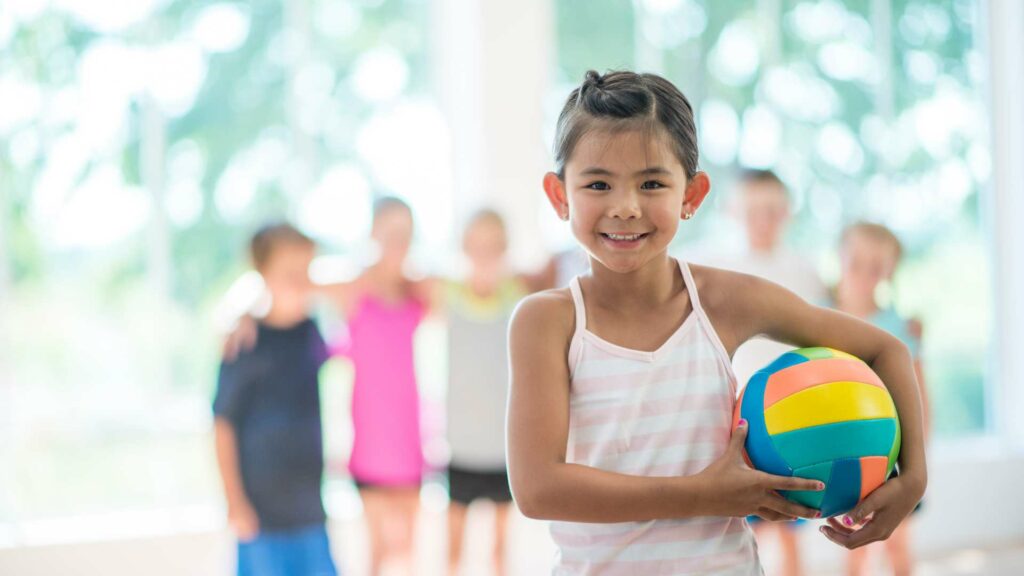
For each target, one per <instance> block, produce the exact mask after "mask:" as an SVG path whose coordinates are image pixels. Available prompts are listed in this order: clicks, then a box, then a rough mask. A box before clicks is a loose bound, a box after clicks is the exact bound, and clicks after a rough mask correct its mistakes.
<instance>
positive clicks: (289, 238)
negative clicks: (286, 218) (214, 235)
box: [249, 222, 316, 270]
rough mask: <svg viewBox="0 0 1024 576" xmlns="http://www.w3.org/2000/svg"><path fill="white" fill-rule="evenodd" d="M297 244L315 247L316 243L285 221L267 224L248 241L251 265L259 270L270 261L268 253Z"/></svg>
mask: <svg viewBox="0 0 1024 576" xmlns="http://www.w3.org/2000/svg"><path fill="white" fill-rule="evenodd" d="M285 244H289V245H299V246H309V247H310V248H312V247H315V246H316V243H315V242H313V240H312V239H310V237H309V236H306V235H305V234H303V233H302V232H299V229H298V228H296V227H294V226H292V225H291V224H287V223H283V222H282V223H276V224H267V225H266V226H263V227H262V228H260V229H259V230H257V231H256V233H255V234H253V236H252V240H250V241H249V255H250V256H251V257H252V265H253V266H254V267H255V268H256V269H257V270H261V269H263V267H264V266H266V265H267V262H269V261H270V255H271V254H273V253H274V250H276V249H278V248H280V247H281V246H283V245H285Z"/></svg>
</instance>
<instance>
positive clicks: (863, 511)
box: [847, 485, 885, 524]
mask: <svg viewBox="0 0 1024 576" xmlns="http://www.w3.org/2000/svg"><path fill="white" fill-rule="evenodd" d="M884 487H885V485H882V486H881V487H879V488H878V490H875V491H874V492H872V493H871V494H868V497H867V498H865V499H864V501H863V502H861V503H860V504H858V505H857V507H856V508H854V509H853V511H852V512H850V513H848V514H847V516H848V517H849V518H850V520H852V521H853V523H854V524H863V523H864V520H865V519H866V518H868V517H869V516H870V515H872V514H874V513H875V512H877V511H878V510H879V509H880V508H881V507H882V504H883V502H884V501H885V498H884V496H885V492H882V494H879V491H881V490H882V488H884Z"/></svg>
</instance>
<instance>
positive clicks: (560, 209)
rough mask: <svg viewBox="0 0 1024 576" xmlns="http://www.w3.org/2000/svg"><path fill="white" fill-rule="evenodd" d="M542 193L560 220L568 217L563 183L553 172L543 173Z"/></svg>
mask: <svg viewBox="0 0 1024 576" xmlns="http://www.w3.org/2000/svg"><path fill="white" fill-rule="evenodd" d="M544 193H545V194H546V195H547V197H548V202H550V203H551V207H552V208H554V209H555V213H556V214H558V217H559V218H560V219H562V220H568V219H569V197H568V196H567V195H566V193H565V183H564V182H562V179H561V178H559V177H558V174H555V173H554V172H548V173H547V174H545V175H544Z"/></svg>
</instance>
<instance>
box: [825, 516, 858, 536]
mask: <svg viewBox="0 0 1024 576" xmlns="http://www.w3.org/2000/svg"><path fill="white" fill-rule="evenodd" d="M826 522H828V525H829V526H831V527H832V529H833V530H835V531H836V532H839V533H840V534H852V533H853V531H854V529H853V528H851V527H849V526H844V525H843V523H842V522H840V521H839V520H838V519H837V518H834V517H833V518H829V519H828V520H826Z"/></svg>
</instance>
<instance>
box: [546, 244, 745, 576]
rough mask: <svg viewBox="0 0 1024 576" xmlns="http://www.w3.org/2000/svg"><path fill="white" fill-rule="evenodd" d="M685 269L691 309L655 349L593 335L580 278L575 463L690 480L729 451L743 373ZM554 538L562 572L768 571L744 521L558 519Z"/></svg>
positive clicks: (573, 399) (573, 368)
mask: <svg viewBox="0 0 1024 576" xmlns="http://www.w3.org/2000/svg"><path fill="white" fill-rule="evenodd" d="M679 269H680V271H681V273H682V276H683V280H684V282H685V283H686V290H687V292H688V293H689V296H690V303H691V306H692V309H693V311H692V312H691V313H690V315H689V316H688V317H687V318H686V320H685V321H684V322H683V324H682V325H681V326H680V327H679V328H678V329H677V330H676V331H675V333H674V334H672V336H670V337H669V339H668V340H666V341H665V343H664V344H662V345H661V346H660V347H659V348H658V349H657V350H655V351H653V352H644V351H640V350H632V349H629V348H624V347H622V346H618V345H616V344H612V343H611V342H608V341H606V340H603V339H602V338H600V337H598V336H597V335H596V334H594V333H593V332H590V331H588V330H587V328H586V318H587V315H586V310H585V308H584V305H583V294H582V292H581V291H580V283H579V278H578V277H577V278H574V279H573V280H572V283H571V284H570V290H571V292H572V297H573V302H574V304H575V308H576V330H575V333H574V334H573V337H572V342H571V344H570V346H569V374H570V399H569V441H568V451H567V455H566V460H567V461H568V462H571V463H575V464H581V465H584V466H592V467H594V468H600V469H602V470H608V471H612V472H619V473H622V474H631V475H637V476H688V475H693V474H696V473H698V472H700V471H701V470H703V469H704V468H706V467H707V466H708V465H709V464H711V462H713V461H714V460H715V459H716V458H718V457H719V456H721V455H722V454H723V453H724V452H725V450H726V448H727V447H728V444H729V437H730V435H731V428H732V427H731V424H732V408H733V403H734V402H735V398H736V379H735V376H734V375H733V373H732V367H731V364H730V362H729V355H728V354H727V353H726V350H725V347H724V346H723V345H722V342H721V340H719V338H718V335H717V334H716V332H715V330H714V329H713V328H712V326H711V321H710V320H709V319H708V317H707V314H705V313H704V309H703V308H702V307H701V305H700V298H698V296H697V289H696V287H695V285H694V281H693V276H692V275H691V273H690V268H689V266H688V265H687V264H686V263H684V262H679ZM551 535H552V537H553V539H554V540H555V543H556V545H557V547H558V555H557V560H556V565H555V570H554V574H556V575H568V574H588V575H591V574H593V575H598V574H599V575H634V574H643V575H652V576H653V575H662V574H728V575H743V576H748V575H759V574H762V570H761V565H760V562H759V561H758V556H757V545H756V544H755V542H754V536H753V533H752V532H751V530H750V528H749V527H748V526H747V523H746V521H745V520H744V519H742V518H727V517H698V518H688V519H679V520H652V521H646V522H623V523H615V524H596V523H581V522H552V523H551Z"/></svg>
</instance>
